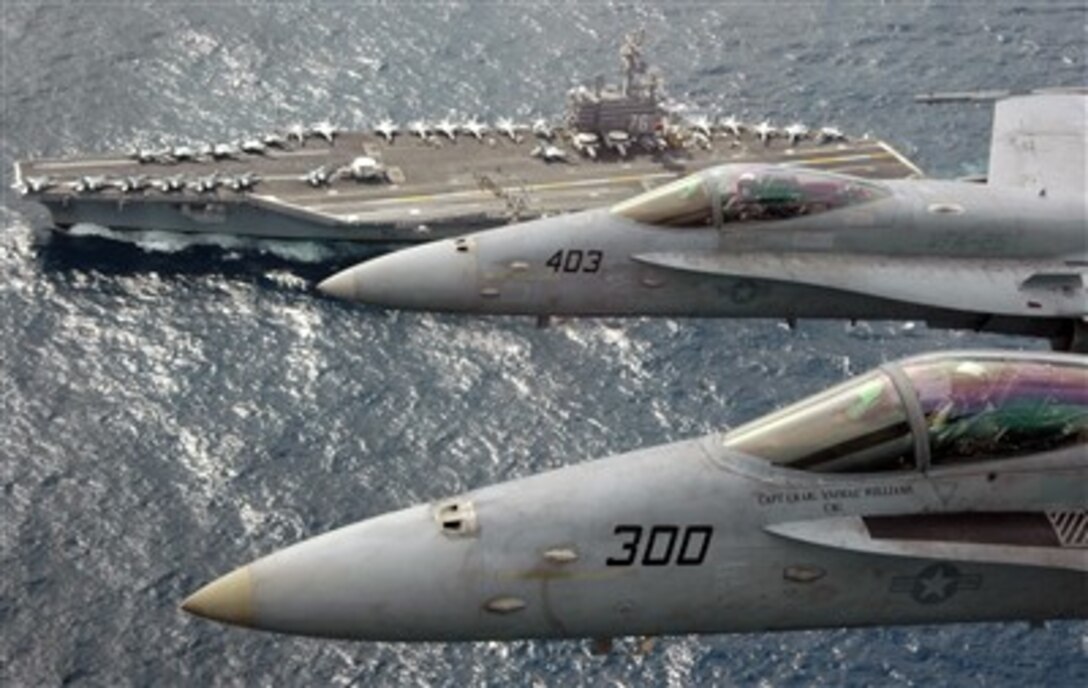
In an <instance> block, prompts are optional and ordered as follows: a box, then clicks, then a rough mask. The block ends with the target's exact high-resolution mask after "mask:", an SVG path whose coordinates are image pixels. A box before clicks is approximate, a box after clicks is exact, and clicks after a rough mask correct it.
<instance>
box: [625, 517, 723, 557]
mask: <svg viewBox="0 0 1088 688" xmlns="http://www.w3.org/2000/svg"><path fill="white" fill-rule="evenodd" d="M646 531H647V529H646V528H644V527H643V526H628V525H623V526H616V528H615V529H614V530H613V531H612V532H613V533H614V534H615V535H618V536H619V537H620V538H621V540H620V543H619V544H620V555H619V556H615V557H609V558H608V559H606V560H605V563H606V564H608V565H609V566H632V565H634V564H641V565H643V566H669V565H670V564H675V565H676V566H698V565H699V564H702V563H703V560H704V559H706V553H707V550H708V549H710V539H711V538H712V537H713V536H714V528H713V526H684V527H680V526H651V527H650V528H649V534H648V535H647V537H646V538H645V539H644V538H643V537H642V536H643V534H644V533H645V532H646Z"/></svg>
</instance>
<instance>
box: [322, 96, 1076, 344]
mask: <svg viewBox="0 0 1088 688" xmlns="http://www.w3.org/2000/svg"><path fill="white" fill-rule="evenodd" d="M1086 119H1088V95H1084V94H1083V93H1051V94H1042V95H1026V96H1018V97H1011V98H1007V99H1005V100H1002V101H1000V102H998V104H997V106H996V113H995V121H994V129H993V141H992V145H991V149H990V168H989V174H988V181H987V183H986V184H976V183H968V182H963V181H937V180H921V179H916V180H900V181H891V180H889V181H872V180H864V179H859V178H854V177H849V176H844V175H839V174H832V173H828V172H821V171H817V170H814V169H805V168H800V167H790V166H768V165H725V166H722V167H717V168H713V169H710V170H706V171H703V172H700V173H697V174H694V175H691V176H689V177H686V178H683V179H680V180H678V181H675V182H672V183H670V184H667V185H665V186H662V187H660V188H656V189H652V190H650V191H647V192H646V193H644V194H642V195H640V196H637V197H635V198H633V199H630V200H627V201H625V202H622V203H620V204H618V205H615V206H613V207H612V208H609V209H603V210H594V211H587V212H583V213H577V214H572V215H566V216H561V217H554V218H546V219H542V220H536V221H533V222H527V223H524V224H520V225H515V226H510V227H504V228H501V229H495V230H490V231H486V232H479V233H476V234H470V235H467V236H465V237H462V238H459V239H453V240H445V241H439V242H435V243H432V244H429V245H426V246H422V247H419V248H413V249H409V250H405V251H401V252H398V253H394V254H391V255H389V256H385V257H382V258H378V259H376V260H371V261H368V262H366V263H363V264H361V265H358V266H355V267H353V268H350V269H348V270H345V271H343V272H341V273H339V274H337V275H334V276H332V277H331V278H329V279H327V280H326V281H325V282H323V283H322V284H321V285H320V288H321V289H322V290H324V291H326V292H328V293H330V294H333V295H336V296H340V297H343V298H347V299H355V300H359V301H364V302H367V303H373V304H379V305H384V306H391V307H397V308H412V309H424V310H445V311H465V312H472V313H507V314H535V315H669V316H725V317H760V318H766V317H773V318H786V319H790V320H793V319H798V318H845V319H910V320H924V321H926V322H928V323H930V324H931V325H933V326H936V327H954V328H966V329H973V330H984V331H992V332H1005V333H1012V334H1025V335H1035V336H1043V337H1048V338H1050V339H1051V341H1052V342H1053V344H1054V346H1055V348H1060V349H1071V350H1077V351H1085V350H1088V323H1086V316H1088V290H1086V283H1085V278H1086V275H1088V202H1086V192H1085V188H1086V186H1085V184H1086V180H1085V175H1086V172H1085V170H1086V165H1088V162H1086V157H1088V156H1086V154H1085V152H1086V148H1088V136H1086V131H1088V122H1086Z"/></svg>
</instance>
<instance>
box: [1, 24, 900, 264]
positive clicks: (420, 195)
mask: <svg viewBox="0 0 1088 688" xmlns="http://www.w3.org/2000/svg"><path fill="white" fill-rule="evenodd" d="M641 43H642V39H641V36H631V37H629V38H628V40H627V42H626V43H625V44H624V46H623V48H622V49H621V51H620V55H621V58H622V61H623V72H622V76H623V79H622V83H620V84H619V85H607V84H605V83H604V81H603V80H602V79H600V78H599V79H598V80H597V82H596V83H595V84H594V85H592V86H590V87H586V86H582V87H578V88H575V89H573V90H572V91H571V92H570V93H569V94H568V102H567V112H566V115H565V117H564V118H563V121H562V122H561V123H559V124H555V125H552V124H550V123H549V122H547V121H545V120H537V121H535V122H525V123H516V122H514V121H512V120H509V119H501V120H499V121H497V122H494V123H484V122H481V121H479V120H475V119H473V120H469V121H461V122H452V121H450V120H449V119H445V120H442V121H424V120H417V121H413V122H410V123H405V124H397V123H394V122H391V121H388V120H386V121H383V122H380V123H378V124H377V125H375V126H374V127H373V128H372V129H369V130H366V131H338V130H337V129H336V128H335V127H333V126H331V125H329V124H328V123H322V124H318V125H315V126H311V127H303V126H301V125H293V126H292V127H290V128H288V129H286V130H285V131H283V132H276V133H269V134H265V135H258V136H254V137H252V138H249V139H246V140H241V141H234V142H230V143H220V144H206V145H202V146H183V145H178V146H173V147H169V148H164V149H162V150H135V151H129V152H125V153H119V154H116V155H104V156H94V157H91V156H88V157H69V158H40V159H33V160H23V161H19V162H17V163H16V164H15V187H16V188H17V189H18V190H19V191H20V192H21V193H23V194H24V195H25V196H26V197H27V198H28V199H30V200H33V201H36V202H38V203H41V204H42V205H44V206H45V207H46V208H47V209H48V210H49V212H50V214H51V215H52V219H53V223H54V224H55V225H56V227H57V228H59V229H61V230H66V229H68V228H70V227H71V226H72V225H74V224H76V223H93V224H97V225H102V226H105V227H110V228H112V229H135V230H165V231H173V232H186V233H194V232H204V233H216V234H234V235H244V236H253V237H267V238H277V239H306V240H347V241H361V242H379V243H416V242H422V241H429V240H432V239H438V238H443V237H448V236H455V235H459V234H463V233H465V232H469V231H474V230H478V229H483V228H487V227H493V226H497V225H502V224H506V223H508V222H511V221H515V220H526V219H531V218H534V217H539V216H541V215H547V214H554V213H561V212H571V211H577V210H584V209H586V208H591V207H595V206H602V205H607V204H610V203H613V202H615V201H618V200H621V199H623V198H625V197H629V196H631V195H634V194H635V193H638V192H641V191H644V190H646V189H648V188H651V187H653V186H656V185H658V184H661V183H664V182H667V181H669V180H671V179H674V178H676V177H677V176H681V175H684V174H688V173H690V172H694V171H697V170H700V169H703V168H706V167H710V166H713V165H719V164H723V163H728V162H751V161H766V162H775V163H786V164H791V165H805V166H809V167H815V168H820V169H824V170H834V171H841V172H847V173H850V174H854V175H858V176H866V177H873V178H902V177H909V176H914V175H916V176H921V172H920V170H919V169H918V168H917V167H916V166H915V165H913V164H912V163H911V162H910V161H909V160H907V159H906V158H905V157H904V156H902V155H901V154H899V153H898V152H897V151H896V150H895V149H893V148H892V147H891V146H890V145H888V144H887V143H885V142H883V141H879V140H872V139H869V138H861V139H853V138H850V137H847V136H846V135H844V134H843V133H842V132H840V131H839V130H838V129H836V128H833V127H824V128H811V129H810V128H809V127H806V126H803V125H800V124H794V125H791V126H787V127H775V126H772V125H771V124H770V123H768V122H762V123H759V124H754V123H742V122H740V121H738V120H737V119H736V118H735V117H729V118H726V119H719V118H718V117H715V116H707V115H702V116H691V115H678V114H677V113H676V112H675V110H674V109H673V108H670V107H669V106H668V105H667V101H666V99H665V98H664V97H663V95H662V93H661V89H660V79H659V77H658V76H657V75H656V73H654V72H653V71H652V70H650V69H649V68H648V65H647V64H646V62H645V60H644V59H643V56H642V50H641Z"/></svg>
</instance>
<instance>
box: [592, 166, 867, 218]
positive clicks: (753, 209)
mask: <svg viewBox="0 0 1088 688" xmlns="http://www.w3.org/2000/svg"><path fill="white" fill-rule="evenodd" d="M887 195H889V193H888V191H887V189H885V188H884V187H883V186H881V185H879V184H878V183H876V182H870V181H863V180H860V179H855V178H853V177H846V176H843V175H838V174H832V173H830V172H820V171H817V170H809V169H804V168H799V167H782V166H775V165H722V166H720V167H714V168H711V169H709V170H704V171H702V172H697V173H696V174H692V175H689V176H687V177H684V178H683V179H678V180H676V181H674V182H671V183H669V184H665V185H664V186H661V187H659V188H656V189H653V190H651V191H647V192H646V193H643V194H640V195H638V196H636V197H634V198H631V199H629V200H626V201H623V202H622V203H618V204H616V205H615V206H613V208H612V212H613V213H615V214H617V215H622V216H623V217H626V218H628V219H631V220H634V221H636V222H641V223H643V224H649V225H657V226H659V227H691V228H696V227H714V226H721V225H727V224H736V223H741V222H755V221H767V220H788V219H790V218H794V217H800V216H803V215H815V214H817V213H823V212H827V211H829V210H836V209H838V208H844V207H846V206H851V205H858V204H861V203H868V202H870V201H874V200H876V199H879V198H884V197H885V196H887Z"/></svg>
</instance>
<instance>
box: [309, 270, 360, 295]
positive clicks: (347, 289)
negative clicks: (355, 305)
mask: <svg viewBox="0 0 1088 688" xmlns="http://www.w3.org/2000/svg"><path fill="white" fill-rule="evenodd" d="M354 273H355V269H354V268H348V269H347V270H341V271H340V272H338V273H336V274H335V275H333V276H332V277H329V278H327V279H325V280H323V281H322V282H321V283H319V284H318V285H317V289H318V291H320V292H322V293H324V294H328V295H329V296H335V297H336V298H338V299H345V300H347V301H351V300H354V299H355V274H354Z"/></svg>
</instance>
